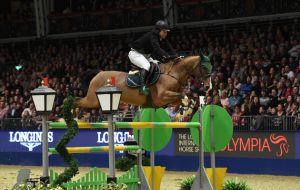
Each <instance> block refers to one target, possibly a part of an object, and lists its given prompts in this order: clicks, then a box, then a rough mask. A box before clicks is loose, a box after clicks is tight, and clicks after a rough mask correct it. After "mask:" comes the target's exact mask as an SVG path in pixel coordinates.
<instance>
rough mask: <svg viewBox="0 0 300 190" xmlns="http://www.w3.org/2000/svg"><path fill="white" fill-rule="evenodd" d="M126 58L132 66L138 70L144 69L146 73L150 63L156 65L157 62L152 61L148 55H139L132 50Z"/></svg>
mask: <svg viewBox="0 0 300 190" xmlns="http://www.w3.org/2000/svg"><path fill="white" fill-rule="evenodd" d="M128 57H129V59H130V61H131V63H132V64H134V65H136V66H138V67H139V68H142V69H146V70H147V71H149V69H150V62H152V63H155V64H158V61H157V60H154V59H152V58H151V57H150V55H144V54H141V53H139V52H137V51H135V50H133V49H131V50H130V52H129V53H128Z"/></svg>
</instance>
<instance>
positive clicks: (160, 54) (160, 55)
mask: <svg viewBox="0 0 300 190" xmlns="http://www.w3.org/2000/svg"><path fill="white" fill-rule="evenodd" d="M150 43H151V46H152V49H153V54H155V55H156V56H157V57H158V59H162V58H163V57H167V56H169V54H168V53H167V52H166V51H165V50H163V49H162V48H161V47H160V45H159V42H158V37H157V35H155V34H152V35H151V38H150Z"/></svg>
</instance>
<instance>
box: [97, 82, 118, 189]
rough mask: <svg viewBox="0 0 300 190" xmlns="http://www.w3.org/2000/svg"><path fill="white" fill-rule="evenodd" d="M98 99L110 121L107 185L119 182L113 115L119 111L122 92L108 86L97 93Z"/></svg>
mask: <svg viewBox="0 0 300 190" xmlns="http://www.w3.org/2000/svg"><path fill="white" fill-rule="evenodd" d="M96 95H97V99H98V101H99V104H100V106H101V109H102V113H104V114H107V121H108V139H109V141H108V144H109V154H108V158H109V174H108V177H107V183H110V182H115V183H116V182H117V178H116V173H115V146H114V142H115V141H114V128H113V125H112V120H113V115H114V113H116V112H117V111H118V108H119V103H120V99H121V95H122V91H121V90H119V89H118V88H117V87H115V86H112V85H106V86H103V87H101V88H99V89H98V90H97V91H96Z"/></svg>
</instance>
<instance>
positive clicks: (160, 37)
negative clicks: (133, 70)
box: [128, 20, 176, 95]
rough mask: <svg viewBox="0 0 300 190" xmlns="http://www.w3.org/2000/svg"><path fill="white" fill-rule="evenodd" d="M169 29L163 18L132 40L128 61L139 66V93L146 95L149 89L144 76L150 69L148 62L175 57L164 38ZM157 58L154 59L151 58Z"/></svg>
mask: <svg viewBox="0 0 300 190" xmlns="http://www.w3.org/2000/svg"><path fill="white" fill-rule="evenodd" d="M169 31H170V28H169V25H168V24H167V22H165V21H163V20H159V21H157V22H156V23H155V26H154V28H153V29H152V30H151V31H149V32H147V33H146V34H144V35H143V36H142V37H140V38H139V39H137V40H136V41H134V42H133V43H132V44H131V45H130V47H131V51H130V52H129V54H128V57H129V59H130V61H131V62H132V63H133V64H134V65H136V66H138V67H139V68H141V71H140V81H141V87H140V93H142V94H144V95H147V94H148V93H149V89H148V87H147V86H146V76H147V74H148V71H149V69H150V62H153V63H156V64H157V63H158V61H157V60H160V61H163V62H165V61H167V60H170V59H173V58H175V57H176V53H175V51H174V50H173V48H172V47H171V45H170V43H169V42H168V40H167V39H166V37H167V35H168V32H169ZM152 57H153V58H155V59H157V60H154V59H153V58H152Z"/></svg>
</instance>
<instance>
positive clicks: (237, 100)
mask: <svg viewBox="0 0 300 190" xmlns="http://www.w3.org/2000/svg"><path fill="white" fill-rule="evenodd" d="M228 100H229V107H230V108H231V109H233V108H234V107H235V106H238V105H240V104H241V96H240V95H238V90H237V89H236V88H235V89H233V91H232V96H230V97H229V99H228Z"/></svg>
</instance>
